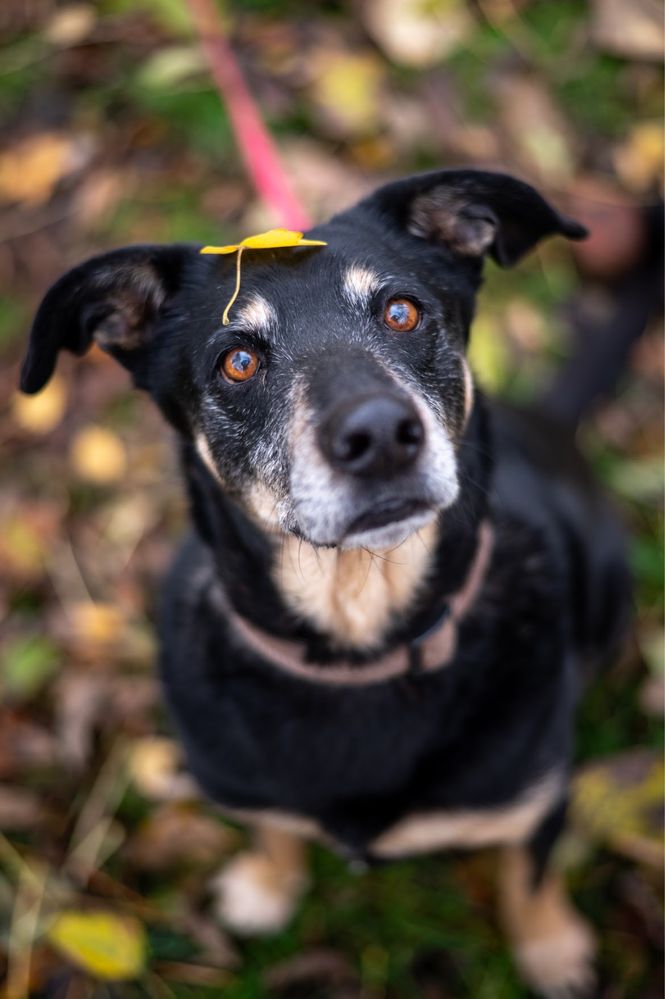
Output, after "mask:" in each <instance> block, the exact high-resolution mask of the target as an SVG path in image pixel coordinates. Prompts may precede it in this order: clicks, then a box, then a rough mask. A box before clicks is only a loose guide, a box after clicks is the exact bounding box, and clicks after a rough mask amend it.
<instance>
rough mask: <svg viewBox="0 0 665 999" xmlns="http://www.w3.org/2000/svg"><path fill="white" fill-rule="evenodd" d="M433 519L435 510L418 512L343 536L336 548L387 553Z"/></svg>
mask: <svg viewBox="0 0 665 999" xmlns="http://www.w3.org/2000/svg"><path fill="white" fill-rule="evenodd" d="M435 517H436V510H432V509H428V510H420V511H419V512H418V513H414V514H413V515H412V516H410V517H406V518H405V519H404V520H398V521H395V522H394V523H391V524H384V525H382V526H381V527H373V528H367V529H366V530H361V531H352V532H350V533H348V534H345V535H344V537H343V538H342V539H341V541H340V542H339V544H338V545H337V547H338V548H342V549H344V550H345V551H346V550H348V549H351V548H366V549H369V550H370V551H388V550H389V549H391V548H397V547H399V545H401V544H403V542H404V541H406V539H407V538H408V537H409V536H410V535H411V534H414V533H415V532H416V531H419V530H421V528H423V527H426V526H427V524H430V523H431V522H432V521H433V520H434V518H435Z"/></svg>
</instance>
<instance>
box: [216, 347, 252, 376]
mask: <svg viewBox="0 0 665 999" xmlns="http://www.w3.org/2000/svg"><path fill="white" fill-rule="evenodd" d="M221 367H222V373H223V374H224V376H225V377H226V378H228V379H229V381H231V382H246V381H248V380H249V379H250V378H252V377H253V376H254V375H255V374H256V372H257V371H258V369H259V355H258V354H257V353H256V352H255V351H253V350H250V349H249V348H248V347H234V348H233V350H230V351H229V352H228V354H225V355H224V357H223V359H222V365H221Z"/></svg>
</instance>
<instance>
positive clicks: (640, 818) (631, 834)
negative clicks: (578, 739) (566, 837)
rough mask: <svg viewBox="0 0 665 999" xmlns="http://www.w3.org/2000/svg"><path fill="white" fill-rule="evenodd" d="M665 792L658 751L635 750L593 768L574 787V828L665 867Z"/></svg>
mask: <svg viewBox="0 0 665 999" xmlns="http://www.w3.org/2000/svg"><path fill="white" fill-rule="evenodd" d="M664 786H665V763H664V762H663V759H662V756H661V755H660V754H659V753H657V752H656V751H655V750H649V749H633V750H629V751H628V752H625V753H620V754H618V755H616V756H610V757H607V758H606V759H602V760H598V761H596V762H594V763H590V764H589V765H588V766H585V767H583V768H582V769H581V770H580V771H579V773H578V774H577V775H576V776H575V778H574V781H573V787H572V797H571V806H572V816H573V819H574V822H575V824H576V825H577V827H578V828H579V829H580V831H582V832H585V833H586V834H587V835H588V836H590V837H591V838H592V839H595V840H600V841H601V842H603V843H606V844H607V845H608V846H610V847H612V848H613V849H615V850H616V851H618V852H619V853H623V854H624V855H626V856H628V857H631V858H633V859H635V860H639V861H642V862H644V863H648V864H651V865H654V866H657V867H662V866H663V862H664V860H665V853H664V848H663V795H664Z"/></svg>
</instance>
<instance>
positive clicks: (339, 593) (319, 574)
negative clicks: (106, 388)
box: [274, 524, 436, 649]
mask: <svg viewBox="0 0 665 999" xmlns="http://www.w3.org/2000/svg"><path fill="white" fill-rule="evenodd" d="M435 537H436V527H435V525H434V524H431V525H430V524H428V525H427V526H426V527H424V528H422V529H421V530H420V531H416V532H415V533H414V534H412V535H410V536H409V537H408V538H407V539H406V540H405V541H404V542H402V544H401V545H398V546H397V547H396V548H394V549H393V550H392V551H389V552H383V553H378V554H377V555H373V554H372V553H371V552H368V551H365V550H364V549H362V548H354V549H349V550H341V549H337V548H314V547H313V546H312V545H309V544H307V543H306V542H302V541H299V540H298V539H297V538H293V537H287V538H286V539H285V541H284V544H283V546H282V547H281V549H280V552H279V554H278V557H277V561H276V565H275V569H274V572H275V580H276V582H277V585H278V586H279V587H280V589H281V591H282V593H283V594H284V596H285V597H286V599H287V600H288V602H289V604H290V605H291V607H292V608H293V609H294V610H295V611H296V613H298V614H300V615H301V616H302V617H303V618H304V619H305V620H307V621H310V622H312V623H313V624H315V625H316V626H317V627H318V628H320V629H321V630H322V631H324V632H325V633H326V634H328V635H330V636H332V637H333V638H334V640H335V641H336V642H337V643H338V644H339V645H340V646H341V647H350V646H352V647H354V648H357V649H371V648H372V647H374V646H376V645H378V644H379V643H380V641H381V638H382V637H383V635H384V633H385V632H386V630H387V628H388V627H389V625H390V624H391V623H392V619H393V617H394V616H395V615H396V614H398V613H400V612H401V611H404V610H406V608H407V607H408V606H409V605H410V604H411V603H412V601H413V600H414V598H415V596H416V594H417V592H418V590H419V589H420V587H421V586H422V585H423V584H424V582H425V581H426V579H427V574H428V571H429V569H430V565H431V554H432V551H433V548H434V542H435Z"/></svg>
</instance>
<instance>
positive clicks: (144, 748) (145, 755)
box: [128, 736, 200, 801]
mask: <svg viewBox="0 0 665 999" xmlns="http://www.w3.org/2000/svg"><path fill="white" fill-rule="evenodd" d="M180 762H181V752H180V748H179V746H178V744H177V743H176V742H174V741H173V739H166V738H163V737H160V736H148V737H146V738H145V739H139V740H137V741H136V742H135V743H134V746H133V748H132V751H131V753H130V757H129V762H128V769H129V774H130V777H131V778H132V780H133V782H134V784H135V785H136V787H137V788H138V790H139V791H140V792H141V794H143V795H145V797H146V798H152V799H153V800H157V801H178V800H187V799H196V798H198V797H199V796H200V795H199V791H198V789H197V787H196V784H195V783H194V781H193V779H192V778H191V777H190V776H189V774H187V773H184V772H183V771H182V770H180Z"/></svg>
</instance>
